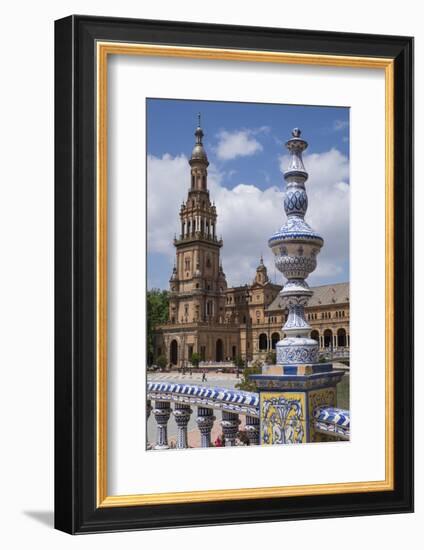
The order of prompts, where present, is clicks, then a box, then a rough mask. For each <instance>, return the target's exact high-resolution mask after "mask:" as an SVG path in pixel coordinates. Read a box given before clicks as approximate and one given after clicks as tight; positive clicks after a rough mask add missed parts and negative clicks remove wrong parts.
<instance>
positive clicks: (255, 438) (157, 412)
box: [147, 382, 259, 450]
mask: <svg viewBox="0 0 424 550" xmlns="http://www.w3.org/2000/svg"><path fill="white" fill-rule="evenodd" d="M152 401H154V405H152ZM171 403H172V404H173V409H171ZM192 407H197V418H196V423H197V426H198V429H199V431H200V436H201V437H200V443H201V447H210V446H211V431H212V427H213V425H214V422H215V420H216V417H215V416H214V414H213V413H214V410H220V411H222V420H221V427H222V433H223V435H224V439H225V445H226V446H229V447H231V446H234V445H235V444H236V437H237V432H238V428H239V424H240V420H239V415H240V414H242V415H245V416H246V435H247V437H248V439H249V444H250V445H258V444H259V394H257V393H252V392H245V391H241V390H233V389H226V388H211V387H206V386H197V385H194V384H175V383H164V382H149V383H148V384H147V418H149V416H150V413H153V415H154V417H155V420H156V424H157V436H156V444H155V445H154V446H153V447H152V448H153V449H157V450H160V449H167V448H169V445H168V436H167V431H168V430H167V426H168V421H169V418H170V416H171V413H173V415H174V418H175V421H176V424H177V441H176V446H177V449H185V448H187V447H188V441H187V426H188V423H189V420H190V416H191V414H192V413H193V409H192Z"/></svg>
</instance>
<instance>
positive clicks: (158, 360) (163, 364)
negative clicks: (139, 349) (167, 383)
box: [155, 355, 166, 369]
mask: <svg viewBox="0 0 424 550" xmlns="http://www.w3.org/2000/svg"><path fill="white" fill-rule="evenodd" d="M155 363H156V365H157V366H158V367H159V368H161V369H165V368H166V357H165V355H159V357H156V361H155Z"/></svg>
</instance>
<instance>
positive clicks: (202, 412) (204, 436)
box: [196, 407, 215, 447]
mask: <svg viewBox="0 0 424 550" xmlns="http://www.w3.org/2000/svg"><path fill="white" fill-rule="evenodd" d="M214 421H215V416H214V414H213V409H209V408H207V407H197V418H196V422H197V426H198V427H199V431H200V446H201V447H210V446H211V430H212V426H213V423H214Z"/></svg>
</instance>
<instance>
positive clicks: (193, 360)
mask: <svg viewBox="0 0 424 550" xmlns="http://www.w3.org/2000/svg"><path fill="white" fill-rule="evenodd" d="M190 361H191V364H192V365H193V367H195V368H196V369H197V367H198V366H199V363H200V355H199V354H198V353H196V352H194V353H192V354H191V359H190Z"/></svg>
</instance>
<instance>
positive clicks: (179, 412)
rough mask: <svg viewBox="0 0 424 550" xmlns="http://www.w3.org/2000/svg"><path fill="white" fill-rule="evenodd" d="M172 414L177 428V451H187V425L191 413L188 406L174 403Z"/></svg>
mask: <svg viewBox="0 0 424 550" xmlns="http://www.w3.org/2000/svg"><path fill="white" fill-rule="evenodd" d="M173 412H174V417H175V421H176V423H177V428H178V433H177V449H187V447H188V441H187V425H188V423H189V420H190V416H191V413H192V412H193V411H192V410H191V409H190V405H186V404H185V403H175V405H174V411H173Z"/></svg>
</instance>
